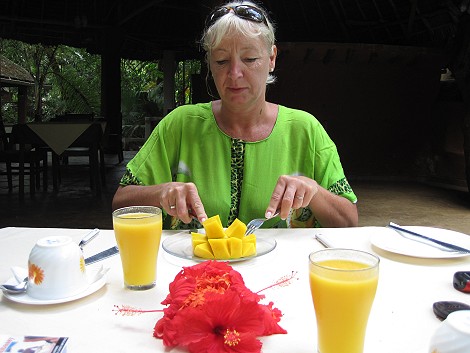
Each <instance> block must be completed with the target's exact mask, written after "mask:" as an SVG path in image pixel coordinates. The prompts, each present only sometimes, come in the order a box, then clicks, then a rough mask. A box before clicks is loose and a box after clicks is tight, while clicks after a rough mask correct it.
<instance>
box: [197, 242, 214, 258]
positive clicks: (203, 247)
mask: <svg viewBox="0 0 470 353" xmlns="http://www.w3.org/2000/svg"><path fill="white" fill-rule="evenodd" d="M193 252H194V255H196V256H199V257H202V258H203V259H215V257H214V253H213V252H212V249H211V246H210V245H209V243H202V244H199V245H197V246H196V247H195V248H194V250H193Z"/></svg>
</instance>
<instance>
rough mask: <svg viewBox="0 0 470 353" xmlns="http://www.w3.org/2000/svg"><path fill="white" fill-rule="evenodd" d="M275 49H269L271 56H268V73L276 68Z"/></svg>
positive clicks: (274, 47) (273, 47)
mask: <svg viewBox="0 0 470 353" xmlns="http://www.w3.org/2000/svg"><path fill="white" fill-rule="evenodd" d="M276 57H277V47H276V46H275V45H273V46H272V47H271V55H270V56H269V72H273V71H274V68H275V67H276Z"/></svg>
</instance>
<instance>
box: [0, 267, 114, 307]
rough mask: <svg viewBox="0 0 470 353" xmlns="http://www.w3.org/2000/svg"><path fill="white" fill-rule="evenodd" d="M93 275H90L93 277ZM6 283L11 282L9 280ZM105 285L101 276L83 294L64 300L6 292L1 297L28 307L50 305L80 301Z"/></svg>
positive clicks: (104, 279)
mask: <svg viewBox="0 0 470 353" xmlns="http://www.w3.org/2000/svg"><path fill="white" fill-rule="evenodd" d="M94 275H95V274H92V276H94ZM8 281H11V279H9V280H8ZM105 284H106V275H103V276H101V277H100V278H98V279H97V280H96V281H94V282H93V283H91V284H90V285H89V286H88V288H87V289H85V290H84V291H83V292H80V293H78V294H76V295H72V296H70V297H65V298H60V299H36V298H32V297H30V296H29V295H28V294H27V293H22V294H9V293H6V292H3V295H4V296H5V297H6V298H8V299H10V300H11V301H14V302H17V303H21V304H29V305H50V304H60V303H66V302H71V301H73V300H77V299H81V298H84V297H86V296H88V295H90V294H93V293H95V292H96V291H97V290H98V289H100V288H101V287H103V286H104V285H105Z"/></svg>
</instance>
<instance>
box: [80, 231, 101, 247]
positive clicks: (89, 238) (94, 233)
mask: <svg viewBox="0 0 470 353" xmlns="http://www.w3.org/2000/svg"><path fill="white" fill-rule="evenodd" d="M99 232H100V230H99V229H98V228H95V229H93V230H91V231H90V232H89V233H88V234H87V235H85V236H84V237H83V239H82V240H81V241H80V243H78V246H79V247H80V249H83V247H84V246H85V245H87V244H88V243H89V242H90V241H92V240H93V239H95V237H96V236H97V235H98V233H99Z"/></svg>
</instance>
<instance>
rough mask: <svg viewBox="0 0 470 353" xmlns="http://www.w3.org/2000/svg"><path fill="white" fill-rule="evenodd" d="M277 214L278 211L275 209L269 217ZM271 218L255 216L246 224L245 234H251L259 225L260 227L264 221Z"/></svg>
mask: <svg viewBox="0 0 470 353" xmlns="http://www.w3.org/2000/svg"><path fill="white" fill-rule="evenodd" d="M278 214H279V211H276V213H274V214H273V215H272V216H271V218H274V217H276V216H277V215H278ZM271 218H255V219H252V220H251V221H249V222H248V224H247V225H246V232H245V236H247V235H250V234H253V232H254V231H255V230H257V229H259V227H261V226H262V225H263V223H264V222H266V221H267V220H268V219H271Z"/></svg>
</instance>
